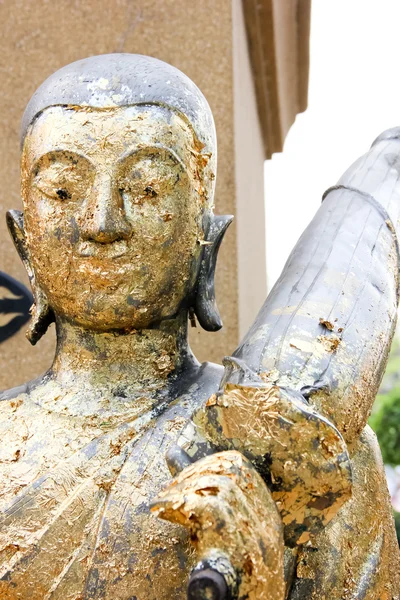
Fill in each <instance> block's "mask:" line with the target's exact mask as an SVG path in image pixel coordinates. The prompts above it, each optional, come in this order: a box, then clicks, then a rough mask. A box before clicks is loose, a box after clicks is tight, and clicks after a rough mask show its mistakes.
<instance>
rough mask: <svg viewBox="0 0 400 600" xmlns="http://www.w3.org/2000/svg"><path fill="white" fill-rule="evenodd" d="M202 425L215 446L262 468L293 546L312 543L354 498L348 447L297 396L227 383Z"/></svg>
mask: <svg viewBox="0 0 400 600" xmlns="http://www.w3.org/2000/svg"><path fill="white" fill-rule="evenodd" d="M194 421H195V423H196V424H197V428H198V430H199V431H200V432H201V433H202V435H203V436H204V437H205V438H206V439H208V440H209V441H210V442H211V443H212V445H213V447H214V448H217V449H218V450H228V449H235V450H238V451H240V452H242V453H243V454H244V455H245V456H247V458H249V459H250V460H251V462H252V463H253V464H254V465H255V467H256V468H257V470H258V471H259V472H260V473H261V475H262V476H263V479H264V481H265V482H266V483H267V484H268V487H269V489H270V490H271V494H272V498H273V499H274V501H275V502H276V504H277V507H278V509H279V511H280V514H281V517H282V521H283V525H284V536H285V543H286V544H287V545H289V546H295V545H298V544H304V543H307V542H308V541H309V540H310V539H311V540H312V537H313V535H316V534H317V533H318V532H319V531H320V530H321V529H322V528H323V527H325V526H326V524H327V523H329V521H330V520H331V519H332V518H333V517H334V516H335V515H336V514H337V512H338V510H339V509H340V507H341V506H342V505H343V504H344V502H346V501H347V500H348V499H349V498H350V496H351V490H352V471H351V463H350V457H349V454H348V451H347V447H346V443H345V442H344V440H343V438H342V436H341V434H340V433H339V431H338V430H337V429H336V428H335V427H334V426H333V425H332V423H330V422H329V421H328V420H327V419H326V418H324V417H323V416H321V415H320V414H319V413H318V412H317V411H316V410H315V409H314V408H313V407H311V406H310V405H309V404H307V402H306V401H305V399H304V398H303V397H302V396H301V394H299V393H298V392H296V391H294V390H290V389H285V388H280V387H278V386H276V385H271V384H263V383H262V382H261V384H258V385H241V384H238V383H227V384H225V385H224V386H223V388H222V390H221V392H220V393H219V394H217V395H215V396H212V397H211V398H210V399H209V401H208V402H207V405H206V406H205V408H204V409H202V410H201V411H200V412H199V413H197V415H196V416H195V418H194ZM189 454H190V452H189Z"/></svg>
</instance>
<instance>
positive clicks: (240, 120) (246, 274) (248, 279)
mask: <svg viewBox="0 0 400 600" xmlns="http://www.w3.org/2000/svg"><path fill="white" fill-rule="evenodd" d="M232 8H233V11H232V17H233V81H234V86H233V89H234V123H235V162H236V169H235V176H236V233H237V248H238V271H237V272H238V309H239V314H238V327H239V337H240V338H242V337H243V336H244V334H245V333H246V332H247V330H248V329H249V327H250V325H251V324H252V322H253V321H254V319H255V317H256V315H257V313H258V311H259V310H260V308H261V306H262V304H263V303H264V300H265V298H266V295H267V265H266V248H265V202H264V146H263V139H262V135H261V128H260V122H259V118H258V112H257V102H256V94H255V88H254V82H253V75H252V72H251V65H250V57H249V52H248V45H247V38H246V29H245V22H244V16H243V10H242V2H241V0H233V1H232Z"/></svg>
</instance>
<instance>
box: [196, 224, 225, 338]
mask: <svg viewBox="0 0 400 600" xmlns="http://www.w3.org/2000/svg"><path fill="white" fill-rule="evenodd" d="M232 220H233V216H232V215H221V216H213V217H212V222H211V225H210V229H209V232H208V236H207V238H208V239H207V242H206V244H207V245H205V246H204V250H203V257H202V263H201V267H200V275H199V281H198V285H197V293H196V300H195V304H194V311H195V313H196V316H197V319H198V321H199V323H200V325H201V326H202V327H203V329H205V330H206V331H218V330H219V329H221V327H222V321H221V317H220V315H219V312H218V308H217V304H216V300H215V286H214V277H215V267H216V263H217V256H218V250H219V247H220V245H221V242H222V239H223V237H224V235H225V232H226V230H227V229H228V227H229V225H230V224H231V223H232Z"/></svg>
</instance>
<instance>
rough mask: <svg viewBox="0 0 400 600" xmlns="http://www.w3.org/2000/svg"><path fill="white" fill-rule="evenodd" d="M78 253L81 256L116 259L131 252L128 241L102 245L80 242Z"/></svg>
mask: <svg viewBox="0 0 400 600" xmlns="http://www.w3.org/2000/svg"><path fill="white" fill-rule="evenodd" d="M77 251H78V254H79V255H80V256H84V257H91V256H93V257H96V258H100V259H101V258H104V259H114V258H120V257H122V256H125V255H126V254H127V253H128V251H129V245H128V242H127V240H116V241H115V242H108V243H106V244H101V243H99V242H79V244H78V246H77Z"/></svg>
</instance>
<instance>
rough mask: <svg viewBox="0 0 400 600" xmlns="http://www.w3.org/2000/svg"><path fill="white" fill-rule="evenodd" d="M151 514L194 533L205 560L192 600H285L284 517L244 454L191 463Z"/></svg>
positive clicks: (196, 575)
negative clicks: (236, 599)
mask: <svg viewBox="0 0 400 600" xmlns="http://www.w3.org/2000/svg"><path fill="white" fill-rule="evenodd" d="M151 510H152V512H154V513H155V514H156V515H157V516H159V517H160V518H162V519H166V520H168V521H171V522H173V523H177V524H180V525H183V526H185V527H186V528H187V529H188V530H189V533H190V537H191V541H192V543H193V545H194V546H195V548H196V550H197V553H198V557H199V563H198V564H197V566H196V567H195V569H194V571H193V572H192V575H191V578H190V582H189V591H188V598H189V600H195V599H202V598H210V599H213V600H214V599H215V600H217V599H218V600H228V598H230V599H232V600H234V599H235V598H248V599H249V600H283V599H284V596H285V584H284V573H283V552H284V541H283V528H282V522H281V518H280V515H279V512H278V510H277V507H276V504H275V502H274V500H273V499H272V496H271V494H270V492H269V490H268V488H267V486H266V485H265V483H264V482H263V480H262V479H261V477H260V475H259V474H258V473H257V471H256V470H255V469H254V467H253V466H252V465H251V463H250V462H249V461H248V460H247V459H246V458H245V457H244V456H243V455H242V454H240V453H239V452H236V451H227V452H219V453H217V454H213V455H210V456H207V457H205V458H203V459H201V460H199V461H197V462H195V463H193V464H190V465H188V466H187V467H185V468H184V470H183V471H182V472H181V473H180V474H179V475H178V476H177V477H176V478H175V479H174V480H173V481H172V483H171V484H170V485H169V486H168V487H167V489H166V490H164V491H163V492H162V493H161V494H160V495H159V496H158V497H157V498H156V499H155V500H154V501H153V502H152V506H151Z"/></svg>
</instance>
